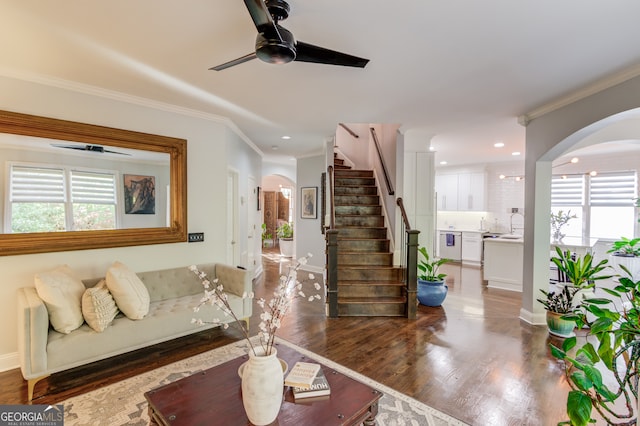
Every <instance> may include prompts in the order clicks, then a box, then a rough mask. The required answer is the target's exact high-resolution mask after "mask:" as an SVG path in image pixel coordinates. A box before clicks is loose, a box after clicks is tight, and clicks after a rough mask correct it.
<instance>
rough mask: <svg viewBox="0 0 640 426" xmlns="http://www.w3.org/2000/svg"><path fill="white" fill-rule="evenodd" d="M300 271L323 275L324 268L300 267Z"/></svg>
mask: <svg viewBox="0 0 640 426" xmlns="http://www.w3.org/2000/svg"><path fill="white" fill-rule="evenodd" d="M300 269H301V270H303V271H307V272H311V273H313V274H324V266H313V265H309V264H306V265H302V266H300Z"/></svg>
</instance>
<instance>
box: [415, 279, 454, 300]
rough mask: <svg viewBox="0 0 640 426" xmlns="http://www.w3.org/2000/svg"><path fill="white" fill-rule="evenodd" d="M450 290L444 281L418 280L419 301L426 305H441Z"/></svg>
mask: <svg viewBox="0 0 640 426" xmlns="http://www.w3.org/2000/svg"><path fill="white" fill-rule="evenodd" d="M448 290H449V287H447V286H446V285H445V284H444V281H425V280H418V301H419V302H420V304H421V305H425V306H440V305H442V302H444V299H445V297H447V291H448Z"/></svg>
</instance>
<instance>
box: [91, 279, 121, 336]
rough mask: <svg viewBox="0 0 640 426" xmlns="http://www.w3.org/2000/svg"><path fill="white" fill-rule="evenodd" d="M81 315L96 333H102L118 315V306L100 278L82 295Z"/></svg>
mask: <svg viewBox="0 0 640 426" xmlns="http://www.w3.org/2000/svg"><path fill="white" fill-rule="evenodd" d="M82 315H83V316H84V320H85V321H86V322H87V324H89V327H91V328H93V329H94V330H95V331H97V332H98V333H102V332H103V331H104V330H105V329H106V328H107V327H108V326H109V324H111V322H112V321H113V319H114V318H115V317H116V315H118V307H117V306H116V301H115V300H113V296H112V295H111V293H109V289H108V288H107V282H106V281H105V280H100V282H99V283H98V284H96V285H95V286H94V287H91V288H88V289H86V290H85V292H84V294H83V295H82Z"/></svg>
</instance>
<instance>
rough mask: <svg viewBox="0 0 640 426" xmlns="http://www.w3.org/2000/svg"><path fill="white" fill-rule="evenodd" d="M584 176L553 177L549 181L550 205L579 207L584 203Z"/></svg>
mask: <svg viewBox="0 0 640 426" xmlns="http://www.w3.org/2000/svg"><path fill="white" fill-rule="evenodd" d="M584 188H585V184H584V176H567V177H566V178H562V177H560V176H557V177H556V176H554V177H553V178H552V179H551V205H553V206H581V205H582V204H583V203H584Z"/></svg>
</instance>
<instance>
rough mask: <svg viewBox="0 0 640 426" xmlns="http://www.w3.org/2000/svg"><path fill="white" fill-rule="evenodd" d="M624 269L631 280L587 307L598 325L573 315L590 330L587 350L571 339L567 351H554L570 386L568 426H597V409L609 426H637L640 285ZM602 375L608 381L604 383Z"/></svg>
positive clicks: (564, 348) (622, 281) (565, 344)
mask: <svg viewBox="0 0 640 426" xmlns="http://www.w3.org/2000/svg"><path fill="white" fill-rule="evenodd" d="M621 269H622V270H623V271H624V272H625V274H626V276H623V277H621V278H620V279H619V283H618V285H617V286H616V287H615V288H614V289H613V290H611V289H603V290H604V292H605V293H606V297H601V298H593V299H586V300H584V301H583V302H582V304H583V307H584V309H585V310H586V311H588V312H589V313H590V314H591V315H592V316H593V317H594V318H595V320H593V321H590V322H589V320H588V319H587V316H586V315H584V314H580V313H578V314H577V315H574V320H575V323H576V325H578V326H579V327H580V326H581V325H582V324H584V323H587V324H588V325H589V326H590V331H589V335H590V337H589V338H588V339H585V340H582V341H583V342H584V343H582V346H580V347H577V343H578V340H577V338H576V337H571V338H568V339H566V340H565V341H564V342H563V344H562V348H558V347H556V346H554V345H551V353H552V354H553V356H554V357H556V358H558V359H560V360H562V361H563V362H564V365H565V376H566V378H567V381H568V383H569V385H570V386H571V390H570V391H569V394H568V396H567V415H568V416H569V421H568V422H565V423H563V424H570V425H575V426H583V425H587V424H588V423H593V422H595V420H594V419H592V418H591V416H592V412H593V410H594V409H595V410H596V411H597V412H598V413H599V414H600V416H601V417H602V418H603V419H604V420H605V421H606V422H607V424H615V425H631V424H636V420H637V415H638V414H637V413H638V412H639V411H638V408H639V407H638V360H639V359H640V339H639V338H638V336H640V323H639V319H640V281H638V280H635V281H634V280H633V279H632V278H631V274H630V272H629V270H627V269H626V268H625V267H624V266H622V267H621ZM603 372H604V373H605V374H606V376H607V379H603ZM609 378H611V379H609ZM634 409H635V415H634ZM634 416H635V417H636V419H634Z"/></svg>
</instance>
